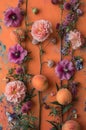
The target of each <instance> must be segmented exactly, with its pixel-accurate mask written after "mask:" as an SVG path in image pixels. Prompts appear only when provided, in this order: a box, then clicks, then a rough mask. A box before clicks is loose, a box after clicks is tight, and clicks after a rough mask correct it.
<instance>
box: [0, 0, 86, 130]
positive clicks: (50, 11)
mask: <svg viewBox="0 0 86 130" xmlns="http://www.w3.org/2000/svg"><path fill="white" fill-rule="evenodd" d="M28 1H29V2H28V17H29V22H34V21H35V20H38V19H46V20H49V21H51V23H52V26H53V31H54V36H57V34H56V31H55V25H56V23H57V22H60V19H61V10H60V8H59V7H58V6H55V5H52V4H51V2H50V0H28ZM17 2H18V1H17V0H0V19H2V20H3V12H4V10H6V9H7V8H8V7H10V6H12V7H15V6H16V5H17ZM83 2H84V4H83V6H82V9H83V10H84V12H85V14H84V15H83V16H82V17H81V18H80V19H79V21H78V23H77V28H78V29H79V30H80V31H81V32H82V34H83V35H84V36H86V0H83ZM33 7H37V8H38V9H39V10H40V12H39V14H38V15H34V14H33V13H32V8H33ZM67 13H68V12H67V11H65V12H64V14H63V19H64V16H65V15H66V14H67ZM0 25H1V26H2V32H1V33H0V41H1V42H2V43H3V44H5V45H6V47H7V50H8V48H9V47H10V46H11V45H13V44H15V40H14V39H12V38H11V37H10V32H11V31H12V30H13V29H14V28H7V27H6V26H4V24H3V23H0ZM22 27H24V24H22ZM48 42H49V41H46V42H45V43H43V47H44V48H45V51H46V54H45V55H44V56H43V58H42V60H43V61H47V60H48V59H52V60H54V61H55V62H58V61H60V57H61V54H60V51H59V50H60V42H59V40H58V44H57V45H53V44H49V45H48V46H46V45H47V44H48ZM26 46H27V49H28V50H31V51H32V57H33V60H32V61H31V62H30V63H29V65H28V71H29V72H30V73H32V74H39V71H40V62H39V49H38V47H37V46H35V45H32V43H31V41H29V42H27V43H26ZM75 55H76V56H77V55H80V56H82V57H83V58H84V61H85V62H84V66H86V64H85V63H86V56H85V55H86V51H81V50H77V51H76V53H75ZM65 58H66V57H65ZM67 58H70V57H67ZM10 66H11V65H10V64H9V63H8V64H6V63H5V61H4V60H3V59H2V57H0V68H2V69H1V70H0V93H2V92H4V88H5V82H4V78H5V75H6V73H7V69H8V68H9V67H10ZM54 69H55V68H51V69H50V68H48V67H47V65H46V64H44V65H43V69H42V74H44V75H45V76H46V77H47V78H48V80H49V84H50V87H49V89H48V90H47V91H46V92H44V93H43V94H42V97H44V96H45V95H48V99H47V102H51V101H52V100H55V97H51V96H50V93H51V92H52V91H56V88H55V83H56V82H57V83H58V84H60V80H59V78H58V77H57V76H56V75H55V71H54ZM84 70H85V67H84V69H83V70H81V71H79V72H77V73H76V74H75V80H76V81H79V82H80V83H81V85H80V87H79V91H78V95H77V96H78V102H77V103H76V105H75V106H74V107H73V108H74V109H75V108H76V109H77V112H78V115H79V117H78V121H79V122H80V124H81V128H82V130H86V112H85V111H84V103H85V100H86V72H85V71H84ZM37 100H38V97H37V96H36V97H35V99H34V108H33V111H34V114H35V115H36V116H38V102H37ZM48 114H49V111H48V110H45V109H44V108H42V124H41V130H49V128H50V127H51V126H50V124H48V122H47V121H46V120H49V119H50V117H49V116H48ZM67 114H69V113H67ZM64 118H65V117H64ZM0 124H2V125H3V126H4V128H3V130H6V126H7V119H6V117H5V114H4V108H3V107H2V106H1V107H0Z"/></svg>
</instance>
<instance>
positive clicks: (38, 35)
mask: <svg viewBox="0 0 86 130" xmlns="http://www.w3.org/2000/svg"><path fill="white" fill-rule="evenodd" d="M51 33H52V25H51V23H50V22H49V21H47V20H37V21H36V22H34V24H33V25H32V29H31V35H32V37H33V39H34V40H36V41H38V42H43V41H45V40H46V39H47V38H48V37H49V35H50V34H51ZM37 44H38V43H37Z"/></svg>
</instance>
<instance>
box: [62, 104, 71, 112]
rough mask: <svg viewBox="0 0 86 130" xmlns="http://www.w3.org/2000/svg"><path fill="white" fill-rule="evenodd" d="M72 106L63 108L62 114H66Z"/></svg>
mask: <svg viewBox="0 0 86 130" xmlns="http://www.w3.org/2000/svg"><path fill="white" fill-rule="evenodd" d="M72 106H73V105H72V104H68V105H67V106H65V107H63V110H62V114H64V113H66V112H67V111H69V110H70V109H71V108H72Z"/></svg>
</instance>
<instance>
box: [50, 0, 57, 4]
mask: <svg viewBox="0 0 86 130" xmlns="http://www.w3.org/2000/svg"><path fill="white" fill-rule="evenodd" d="M51 3H52V4H58V3H59V0H51Z"/></svg>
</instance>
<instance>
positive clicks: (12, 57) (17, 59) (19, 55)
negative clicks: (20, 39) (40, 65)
mask: <svg viewBox="0 0 86 130" xmlns="http://www.w3.org/2000/svg"><path fill="white" fill-rule="evenodd" d="M25 56H27V50H25V49H23V48H22V46H21V45H20V44H16V45H14V46H12V47H10V48H9V52H8V59H9V61H10V62H12V63H16V64H21V63H22V62H23V60H24V58H25Z"/></svg>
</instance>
